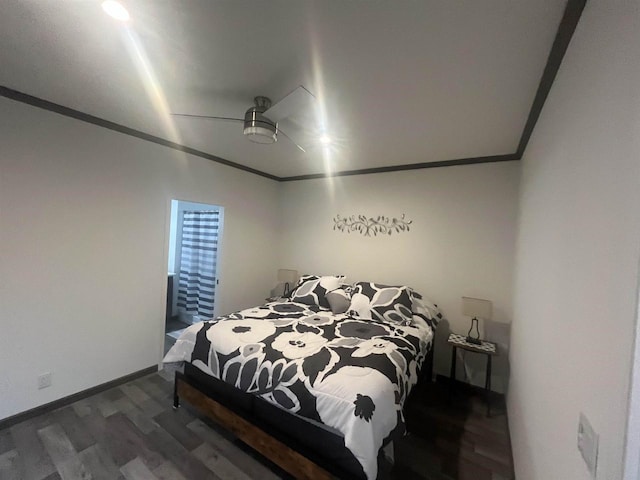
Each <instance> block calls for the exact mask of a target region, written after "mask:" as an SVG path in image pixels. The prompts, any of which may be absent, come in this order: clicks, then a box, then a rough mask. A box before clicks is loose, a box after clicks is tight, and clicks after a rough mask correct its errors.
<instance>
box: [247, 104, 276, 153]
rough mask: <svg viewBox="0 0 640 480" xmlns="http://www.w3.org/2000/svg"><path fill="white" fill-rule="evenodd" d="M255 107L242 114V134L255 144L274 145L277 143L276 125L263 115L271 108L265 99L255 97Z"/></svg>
mask: <svg viewBox="0 0 640 480" xmlns="http://www.w3.org/2000/svg"><path fill="white" fill-rule="evenodd" d="M254 103H255V105H254V106H253V107H251V108H250V109H249V110H247V112H246V113H245V114H244V134H245V135H246V136H247V137H248V138H249V140H251V141H252V142H256V143H275V142H277V141H278V124H277V123H274V122H272V121H271V120H269V119H268V118H267V117H265V116H264V115H263V114H264V112H266V111H267V110H268V109H269V108H270V107H271V100H270V99H269V98H267V97H255V98H254Z"/></svg>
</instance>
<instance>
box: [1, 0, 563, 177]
mask: <svg viewBox="0 0 640 480" xmlns="http://www.w3.org/2000/svg"><path fill="white" fill-rule="evenodd" d="M123 3H124V4H125V5H126V7H127V8H128V9H129V11H130V13H131V16H132V21H131V22H129V23H128V24H127V26H124V25H123V24H121V23H119V22H117V21H115V20H113V19H112V18H110V17H108V16H106V15H105V14H104V13H103V11H102V9H101V8H100V2H99V1H92V0H4V1H3V2H2V15H1V16H0V45H1V46H2V47H1V48H0V65H1V66H2V68H1V69H0V85H3V86H6V87H9V88H12V89H15V90H19V91H21V92H24V93H27V94H29V95H33V96H36V97H40V98H43V99H46V100H48V101H51V102H55V103H58V104H61V105H64V106H66V107H70V108H73V109H76V110H79V111H82V112H85V113H88V114H91V115H95V116H98V117H101V118H104V119H106V120H109V121H113V122H117V123H120V124H123V125H126V126H128V127H131V128H134V129H137V130H141V131H143V132H147V133H151V134H153V135H157V136H159V137H162V138H166V139H170V140H173V141H177V142H178V143H181V144H183V145H186V146H189V147H192V148H195V149H198V150H202V151H204V152H207V153H210V154H212V155H216V156H219V157H222V158H225V159H228V160H231V161H233V162H236V163H239V164H242V165H246V166H248V167H251V168H255V169H257V170H260V171H263V172H267V173H269V174H272V175H276V176H279V177H287V176H295V175H303V174H314V173H323V172H327V171H341V170H353V169H363V168H373V167H383V166H393V165H402V164H411V163H423V162H436V161H443V160H452V159H458V158H467V157H478V156H489V155H502V154H509V153H513V152H515V150H516V148H517V145H518V141H519V139H520V135H521V133H522V130H523V127H524V125H525V122H526V119H527V115H528V113H529V110H530V108H531V104H532V102H533V98H534V95H535V92H536V89H537V86H538V83H539V81H540V77H541V75H542V72H543V69H544V66H545V62H546V60H547V57H548V55H549V51H550V49H551V45H552V43H553V39H554V36H555V33H556V31H557V28H558V24H559V22H560V19H561V17H562V13H563V9H564V6H565V1H563V0H536V1H535V2H532V1H529V0H486V1H482V2H478V1H477V0H460V1H455V2H451V1H445V0H440V1H434V0H421V1H415V0H394V1H368V0H352V1H344V0H324V1H305V0H296V1H293V0H287V1H279V0H270V1H268V2H266V1H263V0H251V1H245V0H235V1H211V0H207V1H205V0H203V1H174V0H137V1H128V2H124V1H123ZM298 85H304V86H305V87H306V88H307V89H309V90H310V91H311V92H312V93H313V94H314V95H315V96H316V97H317V100H318V101H317V104H318V108H317V111H316V112H314V118H313V121H312V122H310V123H309V124H310V127H311V128H310V129H308V131H304V130H303V129H301V128H300V125H299V124H298V123H296V122H293V121H288V122H283V123H282V124H281V127H282V128H283V129H285V131H288V133H291V134H292V135H295V136H296V138H299V139H301V141H302V143H303V144H304V145H305V147H308V148H307V152H306V153H302V152H300V151H299V150H298V149H297V148H296V147H295V146H294V145H292V144H291V143H290V142H288V141H287V139H286V138H283V137H280V138H279V140H278V142H277V143H276V144H273V145H258V144H253V143H251V142H249V141H248V140H247V139H246V138H245V137H244V136H243V135H242V126H241V124H236V123H231V122H224V121H211V120H194V119H181V118H176V117H171V116H169V115H167V112H182V113H191V114H201V115H219V116H231V117H241V116H242V115H243V113H244V111H245V110H246V109H247V108H248V107H249V106H251V105H252V102H253V97H254V96H256V95H266V96H269V97H271V98H272V99H273V100H274V101H277V100H279V99H281V98H282V97H284V96H285V95H286V94H287V93H289V92H290V91H292V90H293V89H295V88H296V87H297V86H298ZM287 127H288V128H287ZM322 128H325V129H326V130H327V131H328V133H329V134H330V135H331V136H332V138H333V139H334V144H333V145H332V146H331V147H330V148H324V147H321V146H319V145H318V143H317V141H315V138H317V131H318V130H321V129H322Z"/></svg>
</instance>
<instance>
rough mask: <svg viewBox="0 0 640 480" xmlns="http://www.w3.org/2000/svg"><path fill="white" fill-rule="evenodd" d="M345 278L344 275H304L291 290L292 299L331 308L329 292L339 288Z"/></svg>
mask: <svg viewBox="0 0 640 480" xmlns="http://www.w3.org/2000/svg"><path fill="white" fill-rule="evenodd" d="M343 280H344V277H342V276H340V277H336V276H332V275H329V276H324V277H320V276H317V275H303V276H302V277H300V280H298V284H297V285H296V286H295V288H294V289H293V291H292V292H291V301H292V302H297V303H304V304H306V305H318V306H320V307H324V308H330V306H329V301H328V300H327V297H326V295H327V292H330V291H331V290H335V289H336V288H338V287H339V286H340V283H341V282H342V281H343Z"/></svg>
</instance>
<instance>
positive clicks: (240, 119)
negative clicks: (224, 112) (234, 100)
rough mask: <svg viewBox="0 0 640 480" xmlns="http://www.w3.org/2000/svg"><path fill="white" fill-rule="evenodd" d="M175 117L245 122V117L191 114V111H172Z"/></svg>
mask: <svg viewBox="0 0 640 480" xmlns="http://www.w3.org/2000/svg"><path fill="white" fill-rule="evenodd" d="M171 115H172V116H174V117H185V118H203V119H206V120H228V121H231V122H244V118H233V117H212V116H209V115H191V114H189V113H172V114H171Z"/></svg>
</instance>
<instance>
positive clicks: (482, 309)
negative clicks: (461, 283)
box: [462, 297, 493, 320]
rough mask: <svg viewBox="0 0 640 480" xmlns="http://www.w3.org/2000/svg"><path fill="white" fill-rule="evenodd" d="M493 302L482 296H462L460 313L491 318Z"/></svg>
mask: <svg viewBox="0 0 640 480" xmlns="http://www.w3.org/2000/svg"><path fill="white" fill-rule="evenodd" d="M492 306H493V304H492V303H491V301H489V300H483V299H482V298H472V297H462V314H463V315H466V316H467V317H474V318H482V319H484V320H491V310H492Z"/></svg>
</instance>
